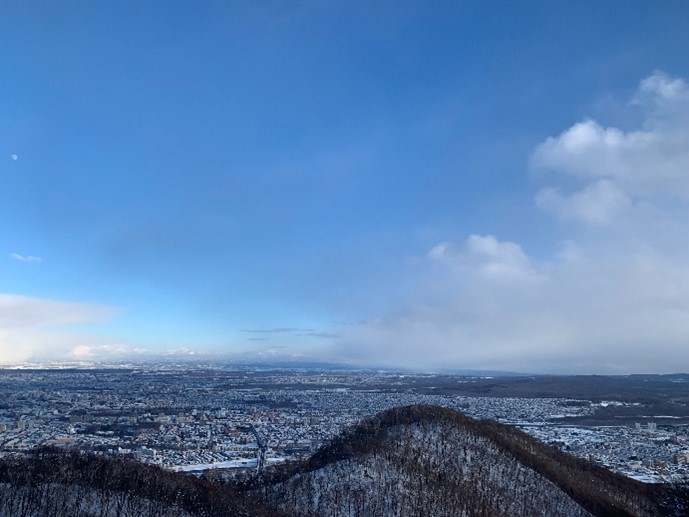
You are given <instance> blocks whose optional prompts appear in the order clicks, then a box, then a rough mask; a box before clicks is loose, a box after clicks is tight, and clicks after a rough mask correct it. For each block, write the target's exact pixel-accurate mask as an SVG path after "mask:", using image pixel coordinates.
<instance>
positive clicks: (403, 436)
mask: <svg viewBox="0 0 689 517" xmlns="http://www.w3.org/2000/svg"><path fill="white" fill-rule="evenodd" d="M257 492H259V493H261V494H262V496H263V497H264V498H265V500H267V501H268V502H270V503H271V504H273V505H274V506H275V507H276V508H280V509H282V510H283V511H285V512H287V513H289V514H291V515H304V516H312V515H313V516H316V515H318V516H340V515H352V516H354V515H357V516H392V515H399V516H425V515H429V513H428V512H429V509H432V514H433V515H436V516H461V515H466V516H535V515H543V516H583V515H599V516H606V517H611V516H636V515H639V516H646V515H648V516H667V515H673V514H674V515H685V513H684V512H685V511H686V508H685V509H682V508H681V507H680V504H681V502H680V501H678V500H677V499H676V498H674V499H673V497H674V494H673V493H671V491H670V490H668V489H667V488H663V487H660V486H656V485H648V484H643V483H640V482H637V481H634V480H631V479H629V478H626V477H624V476H621V475H617V474H614V473H612V472H610V471H608V470H607V469H604V468H602V467H599V466H596V465H594V464H593V463H590V462H588V461H585V460H581V459H577V458H574V457H572V456H569V455H567V454H565V453H562V452H560V451H558V450H557V449H554V448H552V447H550V446H547V445H545V444H543V443H541V442H539V441H537V440H536V439H534V438H532V437H530V436H529V435H527V434H525V433H523V432H522V431H520V430H518V429H515V428H513V427H509V426H506V425H502V424H499V423H496V422H493V421H478V420H474V419H472V418H469V417H467V416H465V415H463V414H461V413H458V412H456V411H453V410H449V409H444V408H440V407H436V406H409V407H404V408H396V409H391V410H388V411H385V412H383V413H380V414H378V415H376V416H374V417H372V418H369V419H367V420H365V421H364V422H362V423H361V424H359V425H358V426H355V427H353V428H351V429H349V430H347V431H345V432H343V433H342V434H341V435H339V436H337V437H336V438H335V439H334V440H332V442H331V443H330V444H328V445H327V446H325V447H323V448H321V449H320V450H319V451H318V452H317V453H316V454H314V455H313V456H312V457H311V458H310V459H309V460H308V461H307V462H305V463H303V464H301V465H296V466H292V467H291V468H286V469H284V470H283V471H281V472H277V473H274V475H273V477H272V478H270V479H269V478H266V479H264V480H263V481H262V483H261V487H260V488H258V489H257Z"/></svg>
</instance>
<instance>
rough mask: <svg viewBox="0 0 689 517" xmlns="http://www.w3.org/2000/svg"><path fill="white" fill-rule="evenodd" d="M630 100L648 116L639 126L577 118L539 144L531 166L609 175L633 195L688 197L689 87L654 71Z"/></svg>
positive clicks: (579, 175)
mask: <svg viewBox="0 0 689 517" xmlns="http://www.w3.org/2000/svg"><path fill="white" fill-rule="evenodd" d="M632 105H634V106H636V107H638V108H640V109H641V111H642V114H643V117H644V121H643V123H642V124H641V127H639V128H638V129H636V130H632V131H623V130H622V129H619V128H615V127H604V126H602V125H601V124H600V123H598V122H596V121H595V120H584V121H582V122H578V123H576V124H574V125H573V126H572V127H570V128H569V129H567V130H565V131H564V132H562V133H561V134H560V135H558V136H555V137H550V138H547V139H546V140H545V142H543V143H542V144H540V145H539V146H538V147H537V148H536V149H535V151H534V153H533V155H532V157H531V163H532V166H533V167H534V168H535V169H537V170H546V171H550V172H553V173H554V174H555V176H559V175H562V176H570V177H572V178H576V179H578V180H580V181H594V182H595V181H598V180H600V179H606V180H609V181H612V182H614V185H615V186H616V188H618V189H619V190H620V191H622V192H624V193H625V194H626V195H627V196H629V197H630V198H635V197H638V198H643V199H653V198H654V197H656V196H659V195H660V196H670V197H681V198H683V199H685V200H687V199H689V86H688V85H687V84H686V83H685V82H684V81H683V80H681V79H672V78H670V77H668V76H666V75H664V74H662V73H659V72H656V73H655V74H654V75H652V76H651V77H649V78H647V79H645V80H644V81H642V82H641V85H640V87H639V90H638V91H637V93H636V94H635V96H634V98H633V100H632V103H631V104H630V107H632ZM563 199H564V197H563Z"/></svg>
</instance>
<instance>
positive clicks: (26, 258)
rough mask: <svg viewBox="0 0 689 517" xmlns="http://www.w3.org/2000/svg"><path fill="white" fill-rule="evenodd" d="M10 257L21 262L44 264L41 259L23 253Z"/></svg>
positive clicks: (12, 254) (13, 254)
mask: <svg viewBox="0 0 689 517" xmlns="http://www.w3.org/2000/svg"><path fill="white" fill-rule="evenodd" d="M10 257H12V258H13V259H14V260H18V261H19V262H43V259H42V258H41V257H34V256H32V255H22V254H21V253H16V252H15V253H10Z"/></svg>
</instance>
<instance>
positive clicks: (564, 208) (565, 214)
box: [536, 180, 631, 225]
mask: <svg viewBox="0 0 689 517" xmlns="http://www.w3.org/2000/svg"><path fill="white" fill-rule="evenodd" d="M536 204H537V205H538V206H539V207H541V208H543V209H544V210H547V211H548V212H551V213H553V214H554V215H555V216H557V217H558V218H560V219H562V220H565V221H582V222H585V223H588V224H592V225H606V224H609V223H611V222H612V221H614V220H615V219H616V218H617V216H619V215H620V214H622V213H624V211H625V210H626V209H627V208H629V207H630V206H631V199H630V198H629V196H627V194H626V193H625V192H624V191H623V190H622V189H621V188H619V187H618V186H617V184H616V183H615V182H614V181H611V180H598V181H596V182H593V183H590V184H589V185H587V186H586V187H584V188H583V189H582V190H580V191H579V192H575V193H573V194H571V195H569V196H567V195H563V194H562V192H561V191H560V189H558V188H553V187H548V188H544V189H542V190H541V191H539V193H538V194H537V196H536Z"/></svg>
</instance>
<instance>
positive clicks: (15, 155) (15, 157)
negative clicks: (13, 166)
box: [10, 154, 19, 162]
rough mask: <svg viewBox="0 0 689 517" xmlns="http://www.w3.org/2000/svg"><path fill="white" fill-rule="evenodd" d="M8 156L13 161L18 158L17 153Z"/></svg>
mask: <svg viewBox="0 0 689 517" xmlns="http://www.w3.org/2000/svg"><path fill="white" fill-rule="evenodd" d="M10 158H12V160H13V161H15V162H16V161H17V160H18V159H19V155H17V154H10Z"/></svg>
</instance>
